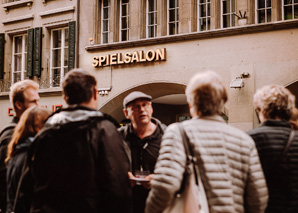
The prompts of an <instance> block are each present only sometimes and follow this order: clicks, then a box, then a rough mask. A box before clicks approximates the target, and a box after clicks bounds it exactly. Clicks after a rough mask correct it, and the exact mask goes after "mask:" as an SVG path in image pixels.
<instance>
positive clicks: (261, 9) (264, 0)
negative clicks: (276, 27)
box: [256, 0, 272, 23]
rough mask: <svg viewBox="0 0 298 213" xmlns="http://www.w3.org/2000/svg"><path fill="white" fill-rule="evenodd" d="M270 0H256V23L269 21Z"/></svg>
mask: <svg viewBox="0 0 298 213" xmlns="http://www.w3.org/2000/svg"><path fill="white" fill-rule="evenodd" d="M271 10H272V7H271V0H257V1H256V23H267V22H271Z"/></svg>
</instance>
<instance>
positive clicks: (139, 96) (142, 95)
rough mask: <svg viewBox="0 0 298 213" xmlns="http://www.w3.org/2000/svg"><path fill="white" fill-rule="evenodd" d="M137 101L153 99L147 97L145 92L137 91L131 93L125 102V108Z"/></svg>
mask: <svg viewBox="0 0 298 213" xmlns="http://www.w3.org/2000/svg"><path fill="white" fill-rule="evenodd" d="M137 99H148V100H151V99H152V97H151V96H150V95H146V94H145V93H143V92H140V91H135V92H132V93H129V94H128V95H127V96H126V97H125V98H124V100H123V107H124V108H126V107H127V105H128V104H129V103H131V102H133V101H135V100H137Z"/></svg>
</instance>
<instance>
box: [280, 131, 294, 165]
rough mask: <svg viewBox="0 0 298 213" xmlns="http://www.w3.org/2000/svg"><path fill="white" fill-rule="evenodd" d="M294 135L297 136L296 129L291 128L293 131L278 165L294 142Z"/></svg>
mask: <svg viewBox="0 0 298 213" xmlns="http://www.w3.org/2000/svg"><path fill="white" fill-rule="evenodd" d="M294 136H295V131H294V130H293V129H291V132H290V135H289V138H288V141H287V144H286V146H285V148H284V151H283V152H282V153H281V155H280V158H279V159H278V161H277V164H276V165H279V164H280V162H281V161H282V160H283V158H284V157H285V155H286V154H287V152H288V150H289V148H290V146H291V144H292V142H293V139H294Z"/></svg>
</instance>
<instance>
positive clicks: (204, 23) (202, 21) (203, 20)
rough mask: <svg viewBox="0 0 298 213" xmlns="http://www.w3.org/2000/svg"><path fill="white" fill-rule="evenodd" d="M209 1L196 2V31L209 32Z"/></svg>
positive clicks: (200, 0) (198, 0) (199, 0)
mask: <svg viewBox="0 0 298 213" xmlns="http://www.w3.org/2000/svg"><path fill="white" fill-rule="evenodd" d="M210 5H211V1H210V0H197V8H198V22H197V23H198V26H197V29H198V31H204V30H210V19H211V15H210Z"/></svg>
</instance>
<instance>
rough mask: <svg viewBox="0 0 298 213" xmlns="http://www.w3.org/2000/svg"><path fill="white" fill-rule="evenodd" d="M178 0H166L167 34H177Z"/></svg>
mask: <svg viewBox="0 0 298 213" xmlns="http://www.w3.org/2000/svg"><path fill="white" fill-rule="evenodd" d="M178 28H179V0H168V34H169V35H175V34H178Z"/></svg>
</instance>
